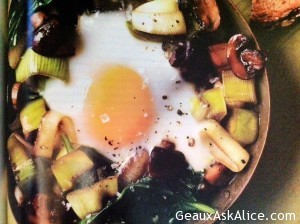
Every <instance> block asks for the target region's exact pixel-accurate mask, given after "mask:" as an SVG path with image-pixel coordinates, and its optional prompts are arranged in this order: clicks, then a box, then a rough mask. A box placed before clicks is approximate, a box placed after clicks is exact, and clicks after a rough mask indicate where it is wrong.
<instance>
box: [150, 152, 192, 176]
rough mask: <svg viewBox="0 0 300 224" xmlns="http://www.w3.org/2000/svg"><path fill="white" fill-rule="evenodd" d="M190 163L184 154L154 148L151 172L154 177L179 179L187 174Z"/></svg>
mask: <svg viewBox="0 0 300 224" xmlns="http://www.w3.org/2000/svg"><path fill="white" fill-rule="evenodd" d="M187 168H188V163H187V162H186V160H185V156H184V154H183V153H182V152H179V151H176V150H171V149H165V148H162V147H158V146H156V147H154V148H153V150H152V152H151V155H150V164H149V172H150V175H151V176H152V177H157V178H166V179H172V178H178V177H180V176H182V175H184V174H185V171H186V169H187Z"/></svg>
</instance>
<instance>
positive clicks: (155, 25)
mask: <svg viewBox="0 0 300 224" xmlns="http://www.w3.org/2000/svg"><path fill="white" fill-rule="evenodd" d="M132 25H133V27H134V28H135V29H137V30H139V31H142V32H146V33H150V34H157V35H180V34H185V33H186V25H185V21H184V17H183V14H182V12H181V11H176V12H171V13H145V12H138V11H135V10H134V11H133V12H132Z"/></svg>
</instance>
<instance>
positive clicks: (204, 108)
mask: <svg viewBox="0 0 300 224" xmlns="http://www.w3.org/2000/svg"><path fill="white" fill-rule="evenodd" d="M190 102H191V114H192V115H193V117H194V118H195V119H196V120H197V121H202V120H204V119H205V118H207V115H208V113H209V107H208V103H205V102H203V101H201V100H200V99H199V98H198V97H197V96H194V97H193V98H192V99H191V101H190Z"/></svg>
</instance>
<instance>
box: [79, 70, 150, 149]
mask: <svg viewBox="0 0 300 224" xmlns="http://www.w3.org/2000/svg"><path fill="white" fill-rule="evenodd" d="M96 77H97V78H96V79H95V80H94V81H93V83H92V84H91V86H90V88H89V90H88V93H87V97H86V100H85V105H84V110H83V113H84V114H83V116H82V117H83V119H84V124H85V125H86V127H85V128H86V131H87V133H88V134H89V135H90V138H93V139H97V141H100V142H106V143H108V146H110V147H111V148H113V149H116V148H121V147H124V146H129V145H130V144H133V143H136V142H137V141H139V140H141V139H143V138H145V136H146V135H147V132H148V131H149V129H150V127H151V126H152V124H153V121H154V115H155V107H154V103H153V99H152V94H151V91H150V90H149V88H148V87H147V85H145V83H144V82H143V79H142V78H141V77H140V76H139V75H138V74H137V73H136V72H135V71H133V70H132V69H129V68H127V67H124V66H114V67H110V68H107V69H105V70H104V71H102V72H101V74H97V76H96Z"/></svg>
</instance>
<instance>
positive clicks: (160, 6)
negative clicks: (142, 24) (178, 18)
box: [135, 0, 179, 13]
mask: <svg viewBox="0 0 300 224" xmlns="http://www.w3.org/2000/svg"><path fill="white" fill-rule="evenodd" d="M135 11H136V12H147V13H170V12H176V11H179V7H178V2H177V1H176V0H156V1H150V2H146V3H144V4H142V5H140V6H139V7H137V8H136V9H135Z"/></svg>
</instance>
